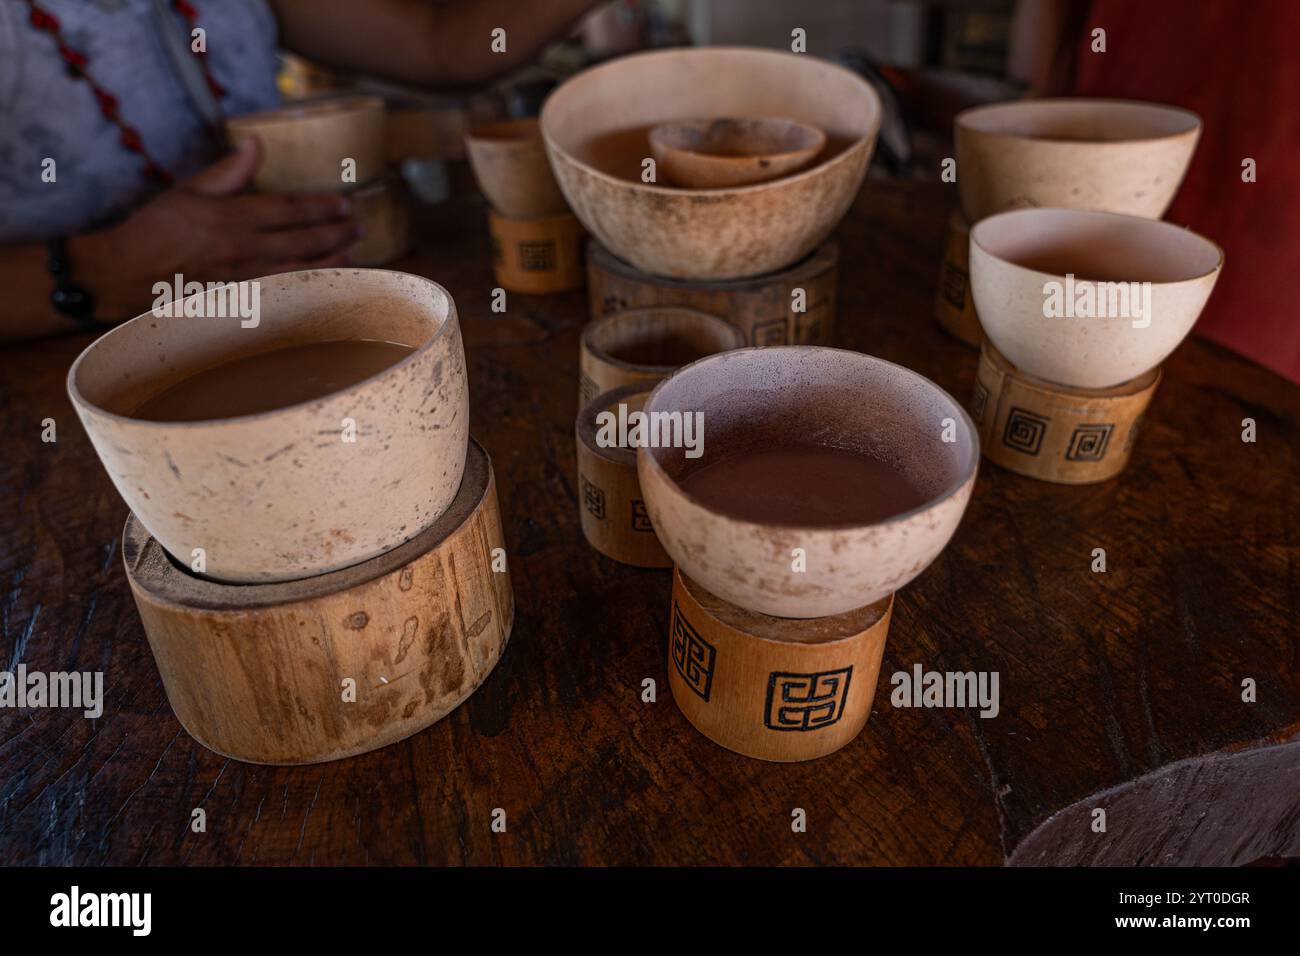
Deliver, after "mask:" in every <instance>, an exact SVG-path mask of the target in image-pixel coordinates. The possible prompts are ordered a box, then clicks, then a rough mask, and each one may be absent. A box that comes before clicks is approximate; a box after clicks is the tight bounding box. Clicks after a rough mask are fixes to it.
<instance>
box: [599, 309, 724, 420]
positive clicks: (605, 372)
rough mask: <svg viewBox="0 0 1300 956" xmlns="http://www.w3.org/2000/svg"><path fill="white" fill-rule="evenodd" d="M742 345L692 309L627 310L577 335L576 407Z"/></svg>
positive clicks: (720, 325) (711, 317) (721, 322)
mask: <svg viewBox="0 0 1300 956" xmlns="http://www.w3.org/2000/svg"><path fill="white" fill-rule="evenodd" d="M744 344H745V337H744V336H743V335H742V334H741V332H740V330H739V329H738V328H736V327H735V326H734V325H731V324H730V323H728V322H726V321H724V320H723V319H720V318H718V317H717V316H715V315H709V314H708V313H706V312H700V311H697V310H696V309H683V308H671V307H668V308H651V309H629V310H628V311H626V312H615V313H614V314H613V315H607V316H605V317H604V318H602V319H596V320H594V321H592V322H588V323H587V326H586V328H584V329H583V330H582V341H581V343H580V345H579V355H578V362H579V368H580V370H581V371H580V375H579V379H578V406H579V407H582V406H583V405H586V404H587V403H588V402H590V401H591V400H592V399H593V398H595V397H596V396H597V395H599V394H601V393H602V392H608V391H611V390H612V389H615V388H620V387H621V386H623V385H630V384H632V383H633V382H640V383H642V384H646V383H649V384H654V383H655V382H660V381H662V380H663V379H665V378H667V377H668V376H669V375H671V374H672V373H673V372H674V371H676V370H677V369H679V368H681V367H682V366H683V365H689V364H690V363H691V362H694V361H695V360H696V359H701V358H704V356H706V355H713V354H714V353H715V352H725V351H727V350H728V349H738V348H741V347H743V346H744Z"/></svg>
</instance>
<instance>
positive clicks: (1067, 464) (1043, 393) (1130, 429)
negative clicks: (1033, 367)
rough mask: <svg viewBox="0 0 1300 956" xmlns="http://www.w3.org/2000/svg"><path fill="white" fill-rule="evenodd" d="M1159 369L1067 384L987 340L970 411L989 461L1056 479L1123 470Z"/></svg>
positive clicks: (1081, 479)
mask: <svg viewBox="0 0 1300 956" xmlns="http://www.w3.org/2000/svg"><path fill="white" fill-rule="evenodd" d="M1160 377H1161V372H1160V369H1159V368H1155V369H1152V370H1151V371H1149V372H1146V373H1145V374H1143V375H1139V376H1138V377H1137V378H1135V379H1132V380H1131V381H1128V382H1124V383H1123V384H1121V385H1115V386H1112V387H1111V388H1067V387H1065V386H1063V385H1056V384H1054V383H1052V382H1047V381H1044V380H1043V379H1040V378H1035V377H1033V376H1031V375H1027V374H1025V373H1024V372H1021V371H1020V370H1019V369H1017V368H1015V367H1014V366H1013V365H1012V364H1011V363H1010V362H1008V361H1007V360H1006V358H1005V357H1004V356H1003V355H1002V354H1001V353H1000V352H999V351H998V350H997V349H996V348H994V346H993V343H992V342H990V341H989V340H988V339H985V340H984V344H983V346H982V347H981V348H980V360H979V367H978V369H977V370H976V373H975V392H974V395H973V396H972V398H971V417H972V418H973V419H974V420H975V424H976V427H977V428H978V429H979V432H980V447H981V448H983V450H984V456H985V457H986V458H988V459H989V461H991V462H994V463H995V464H998V465H1001V466H1002V467H1003V468H1007V469H1009V470H1011V471H1014V472H1016V473H1017V474H1021V475H1027V476H1028V477H1030V478H1041V479H1043V480H1044V481H1053V482H1058V483H1060V484H1071V485H1073V484H1089V483H1092V482H1096V481H1105V480H1107V479H1108V478H1113V477H1115V476H1116V475H1118V474H1119V473H1120V472H1121V471H1123V470H1124V467H1125V466H1126V465H1127V464H1128V460H1129V455H1130V454H1131V453H1132V450H1133V442H1134V440H1135V439H1136V437H1137V431H1138V423H1139V422H1140V421H1141V418H1142V415H1143V413H1144V412H1145V411H1146V409H1147V406H1148V405H1150V404H1151V398H1152V396H1154V395H1155V392H1156V388H1157V386H1159V384H1160Z"/></svg>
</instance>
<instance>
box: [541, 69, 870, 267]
mask: <svg viewBox="0 0 1300 956" xmlns="http://www.w3.org/2000/svg"><path fill="white" fill-rule="evenodd" d="M701 116H788V117H790V118H791V119H793V120H796V121H798V122H800V123H805V124H807V125H809V126H812V127H814V128H816V129H818V130H821V132H822V133H823V135H825V137H826V147H825V149H823V150H822V152H821V154H820V156H819V157H818V158H817V160H816V161H815V162H814V163H813V164H812V165H811V166H809V167H807V168H806V169H802V170H800V171H798V172H795V173H793V174H791V175H788V176H783V177H781V178H780V179H773V180H771V181H769V182H765V183H754V184H752V185H748V186H736V187H732V188H727V189H703V190H701V189H681V188H678V187H675V186H672V185H670V184H667V183H662V182H655V183H647V182H643V181H642V178H641V176H642V171H643V169H644V163H645V162H646V161H647V160H649V159H652V158H653V157H652V156H651V149H650V130H651V128H653V127H655V126H660V125H662V124H666V123H682V122H690V121H692V120H695V119H697V118H698V117H701ZM880 120H881V106H880V98H879V97H878V96H877V95H876V93H875V91H874V90H873V89H872V88H871V86H870V85H869V84H868V83H867V82H866V81H865V80H863V79H862V78H861V77H860V76H858V75H857V74H855V73H852V72H850V71H849V70H846V69H844V68H843V67H840V66H837V65H835V64H833V63H830V62H827V61H826V60H822V59H818V58H816V57H810V56H804V55H802V54H797V53H785V52H780V51H776V50H760V49H745V48H735V47H702V48H687V49H672V50H656V51H654V52H650V53H638V54H634V55H632V56H626V57H622V58H620V59H617V60H611V61H610V62H608V63H603V64H601V65H600V66H597V67H594V68H593V69H589V70H584V71H583V72H581V73H579V74H578V75H576V76H574V77H573V78H571V79H570V80H568V81H567V82H565V83H564V84H563V85H562V86H560V88H559V89H557V90H556V91H555V92H554V93H552V94H551V96H550V98H549V99H548V100H547V101H546V105H545V106H544V107H543V108H542V115H541V125H542V136H543V137H544V138H545V140H546V150H547V152H548V153H549V154H550V157H551V166H552V168H553V169H554V171H555V178H556V180H557V181H558V182H559V184H560V189H561V190H562V191H563V192H564V196H565V199H567V200H568V203H569V206H570V208H572V210H573V212H574V214H575V215H576V216H577V217H578V218H579V219H581V220H582V224H583V225H584V226H586V227H587V230H588V232H590V233H591V234H592V235H594V236H595V237H596V238H597V239H599V240H600V242H601V244H602V245H604V246H605V248H607V249H608V250H609V251H610V252H612V253H613V254H614V255H615V256H617V257H618V258H620V259H622V260H623V261H624V262H628V263H630V264H631V265H633V266H635V267H636V268H637V269H640V270H641V271H642V272H646V273H649V274H651V275H656V276H667V277H670V278H674V279H698V280H723V279H740V278H745V277H748V276H756V275H764V274H766V273H769V272H776V271H778V270H780V269H783V268H785V267H786V266H788V265H790V264H792V263H794V262H797V261H799V260H800V259H803V258H804V257H805V256H807V255H808V254H809V253H811V252H812V251H813V250H814V249H815V248H816V247H817V246H818V245H820V244H821V243H822V242H823V241H824V240H825V239H826V237H827V236H828V235H829V234H830V232H831V230H832V229H834V228H835V225H836V223H838V222H839V221H840V219H841V218H843V216H844V214H845V213H846V212H847V211H848V208H849V205H850V204H851V203H852V202H853V197H854V196H856V195H857V192H858V188H859V187H860V186H861V185H862V180H863V177H865V176H866V173H867V165H868V163H869V162H870V160H871V151H872V149H873V148H874V147H875V143H876V134H877V132H879V130H880Z"/></svg>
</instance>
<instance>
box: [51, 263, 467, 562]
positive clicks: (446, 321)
mask: <svg viewBox="0 0 1300 956" xmlns="http://www.w3.org/2000/svg"><path fill="white" fill-rule="evenodd" d="M255 281H257V282H258V283H259V288H260V309H261V318H260V322H259V323H258V324H257V325H256V326H253V327H249V328H244V327H243V325H242V322H241V319H239V318H238V317H236V318H218V317H215V316H216V315H218V314H222V313H220V312H219V310H218V296H217V293H200V294H199V296H191V297H190V298H188V299H185V300H183V301H184V302H185V303H186V306H187V307H188V308H190V310H191V311H193V309H194V307H195V306H197V305H199V304H202V305H204V306H205V307H206V309H207V312H206V317H193V316H191V317H174V316H171V315H155V314H154V313H153V312H146V313H145V314H144V315H141V316H139V317H138V318H135V319H132V320H131V321H130V322H127V323H125V324H124V325H120V326H118V327H117V328H115V329H113V330H111V331H110V332H108V333H106V334H105V335H103V336H101V337H100V338H99V339H97V340H96V341H95V342H94V343H93V344H92V345H91V346H90V347H89V348H87V349H86V350H85V351H84V352H82V353H81V355H80V357H79V358H78V359H77V360H76V362H75V363H74V364H73V366H72V369H71V370H70V371H69V373H68V393H69V395H70V396H71V398H72V403H73V405H74V406H75V407H76V410H77V414H78V415H79V416H80V418H81V422H82V424H83V425H84V426H85V428H86V431H87V433H88V434H89V435H90V440H91V442H92V443H93V444H94V446H95V451H96V452H98V453H99V457H100V460H101V461H102V462H103V463H104V467H105V468H106V469H107V471H108V474H109V477H110V478H111V479H112V480H113V484H114V485H116V486H117V490H118V492H119V493H120V494H121V495H122V497H123V498H124V499H125V500H126V503H127V504H128V505H129V506H130V508H131V510H132V511H133V512H135V514H136V515H137V517H139V519H140V521H141V522H142V523H143V524H144V526H145V528H147V529H148V531H149V533H150V534H151V535H153V537H155V538H156V539H157V540H158V542H159V543H160V544H161V545H162V546H163V547H164V548H165V549H166V550H167V551H168V552H169V553H171V554H172V555H173V556H174V557H175V558H177V560H178V561H180V562H181V563H182V565H183V566H184V567H186V568H191V567H193V552H194V549H196V548H202V549H203V552H204V554H205V559H206V569H205V573H206V575H207V576H209V577H212V578H215V579H218V580H222V581H229V582H240V583H247V582H270V581H287V580H293V579H296V578H303V577H307V576H310V575H316V574H322V573H325V572H328V571H335V570H338V569H340V568H345V567H348V566H350V565H353V564H356V563H358V562H361V561H365V560H367V559H369V558H372V557H375V556H376V555H378V554H381V553H383V552H385V551H387V550H388V549H389V548H392V547H394V546H396V545H398V544H401V543H402V542H404V541H407V540H409V539H411V538H413V537H415V536H416V535H417V534H419V533H420V532H421V531H422V530H423V529H425V528H426V527H428V526H429V525H430V524H432V523H433V522H434V521H435V520H436V519H437V518H438V517H439V516H440V515H441V514H442V513H443V511H444V510H445V509H446V508H447V506H448V505H449V504H450V503H451V501H452V499H453V498H454V496H455V494H456V489H457V488H458V487H459V485H460V479H461V472H462V470H463V468H464V463H465V449H466V447H467V442H468V439H469V432H468V419H469V415H468V405H469V393H468V389H467V387H466V381H465V356H464V349H463V347H462V344H461V333H460V325H459V323H458V321H457V317H456V307H455V304H454V303H453V302H452V299H451V296H450V295H448V293H447V291H446V290H445V289H444V288H442V286H440V285H438V284H437V283H435V282H430V281H428V280H426V279H422V278H419V277H417V276H411V275H406V274H404V273H400V272H386V271H382V270H372V269H346V270H317V271H309V272H291V273H285V274H283V275H275V276H268V277H266V278H264V279H260V280H255ZM200 296H202V297H203V298H202V299H200ZM230 311H231V310H230V309H227V310H225V314H229V313H230ZM343 339H348V340H355V339H371V340H377V341H386V342H396V343H402V344H404V345H407V346H412V347H414V348H415V351H414V352H412V353H410V354H409V355H407V356H406V357H405V358H403V359H401V360H400V361H397V362H396V364H393V365H391V366H389V367H387V368H384V369H383V370H382V371H379V372H377V373H376V374H373V375H371V376H370V377H369V378H366V379H363V380H362V381H359V382H357V383H356V384H353V385H350V386H348V387H346V388H343V389H341V390H339V391H335V392H332V393H329V394H326V395H324V396H323V397H320V398H317V399H314V400H312V401H306V402H301V403H298V404H293V405H287V406H285V407H281V408H275V409H273V410H270V411H262V412H258V413H255V414H249V415H242V416H239V417H232V418H224V419H215V420H208V421H181V422H161V421H146V420H142V419H140V418H137V417H133V414H132V413H133V412H134V411H135V410H136V409H138V408H140V407H141V405H142V403H144V402H146V401H148V400H149V399H151V398H153V397H154V396H156V395H159V394H160V393H162V392H163V391H164V390H166V389H168V388H170V387H171V386H173V385H174V384H176V383H177V382H180V381H182V380H183V379H186V378H188V377H189V376H191V375H193V374H194V373H195V372H197V371H200V370H203V369H207V368H210V367H212V366H214V365H218V364H221V363H223V362H226V361H229V360H231V359H236V358H241V357H245V356H248V355H253V354H257V353H261V352H266V351H269V350H273V349H278V348H283V347H289V346H295V345H303V344H309V343H317V342H332V341H338V340H343ZM345 420H351V422H353V423H354V426H355V439H356V440H355V441H347V440H346V437H345V429H346V428H347V422H346V421H345Z"/></svg>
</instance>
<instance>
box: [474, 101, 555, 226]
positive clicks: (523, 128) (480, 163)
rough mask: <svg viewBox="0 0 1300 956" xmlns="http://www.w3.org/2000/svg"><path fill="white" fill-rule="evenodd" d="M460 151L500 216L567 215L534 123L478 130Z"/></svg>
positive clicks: (512, 122) (506, 123)
mask: <svg viewBox="0 0 1300 956" xmlns="http://www.w3.org/2000/svg"><path fill="white" fill-rule="evenodd" d="M465 151H466V152H467V153H468V154H469V164H470V167H471V168H472V169H473V170H474V178H475V179H476V180H477V181H478V185H479V189H481V190H483V195H484V196H486V197H487V200H488V202H489V203H491V204H492V208H493V209H495V210H496V211H497V212H498V213H500V214H501V215H503V216H505V217H507V218H509V219H546V218H549V217H551V216H559V215H561V214H563V213H566V212H568V207H567V206H566V205H565V204H564V196H563V195H562V194H561V193H560V187H559V186H558V185H557V184H556V182H555V176H554V174H553V173H552V172H551V163H550V161H549V160H548V159H547V158H546V147H545V146H544V145H543V144H542V134H541V131H540V130H539V128H538V125H537V120H536V119H515V120H506V121H504V122H500V123H491V124H488V125H486V126H479V127H477V128H475V129H474V130H472V131H471V132H469V133H468V134H466V136H465Z"/></svg>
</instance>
